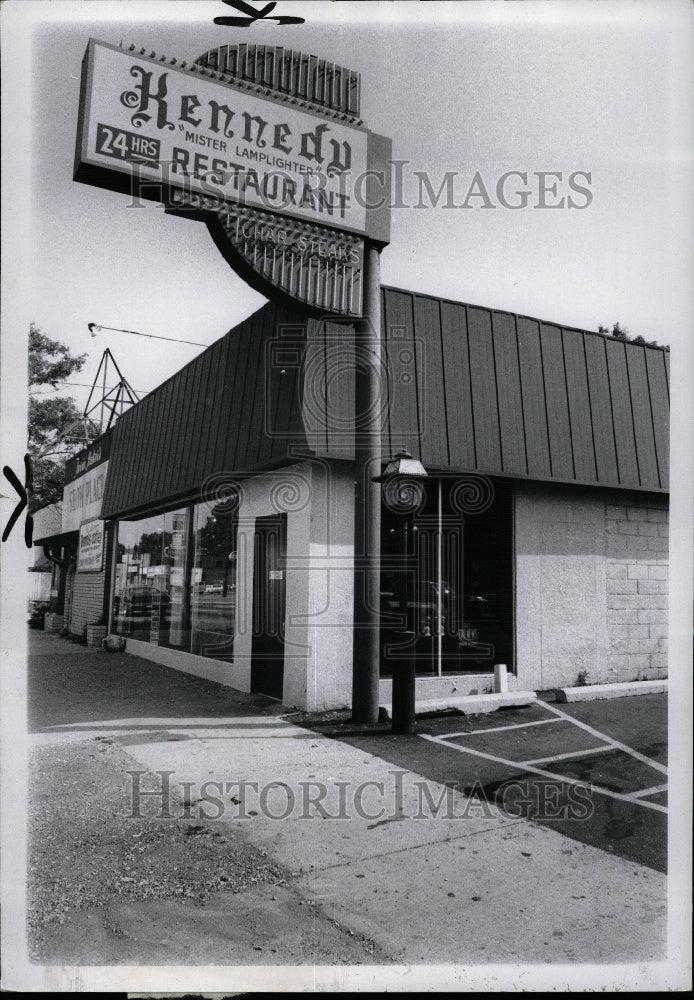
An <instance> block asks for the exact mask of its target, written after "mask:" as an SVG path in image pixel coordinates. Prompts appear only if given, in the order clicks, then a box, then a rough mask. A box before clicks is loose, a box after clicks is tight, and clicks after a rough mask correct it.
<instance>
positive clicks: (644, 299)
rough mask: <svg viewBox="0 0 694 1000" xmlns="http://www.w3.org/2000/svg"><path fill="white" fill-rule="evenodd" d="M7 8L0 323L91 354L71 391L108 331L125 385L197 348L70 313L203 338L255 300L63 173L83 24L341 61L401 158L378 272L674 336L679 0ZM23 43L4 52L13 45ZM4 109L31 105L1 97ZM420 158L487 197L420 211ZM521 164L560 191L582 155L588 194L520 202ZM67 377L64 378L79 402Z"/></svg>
mask: <svg viewBox="0 0 694 1000" xmlns="http://www.w3.org/2000/svg"><path fill="white" fill-rule="evenodd" d="M8 6H9V8H16V7H19V8H21V11H18V10H15V11H14V14H15V19H14V21H12V19H11V18H8V16H7V8H5V12H4V13H5V29H4V30H5V35H6V37H7V24H8V23H10V26H11V28H12V29H16V31H17V33H18V35H19V34H22V40H23V43H24V45H25V46H26V48H25V50H24V51H28V52H30V60H28V65H24V66H23V67H22V68H23V70H24V72H25V82H26V84H27V85H28V88H29V89H28V91H26V92H25V91H24V90H23V89H22V88H20V87H19V86H18V85H17V84H19V81H18V80H17V84H16V94H15V97H16V98H17V100H16V101H14V102H13V104H12V106H11V114H10V118H9V120H8V116H7V112H5V115H4V116H3V122H4V125H3V127H4V132H5V135H7V134H9V135H11V136H12V137H13V138H14V136H15V134H16V135H17V136H18V142H19V145H22V143H23V144H24V145H23V148H24V152H25V159H24V162H23V163H22V162H21V159H20V160H19V161H18V162H19V164H20V166H19V168H18V172H20V173H21V174H22V176H21V178H20V181H21V182H24V181H25V180H27V179H28V198H27V199H26V210H27V212H28V218H27V220H26V222H27V223H28V225H27V226H26V232H27V237H26V243H25V242H24V241H22V246H21V247H13V250H14V251H15V252H14V253H12V254H11V255H10V267H11V266H12V265H13V264H14V263H15V262H17V263H18V261H16V253H20V254H21V255H22V256H23V260H22V261H21V268H22V280H23V281H24V287H25V290H26V297H25V299H24V300H23V301H22V310H21V319H20V317H19V316H18V317H17V320H16V322H17V323H18V326H17V328H15V327H14V326H12V327H10V328H9V329H8V325H7V323H6V324H5V327H4V330H3V333H4V335H5V336H8V335H11V336H12V337H15V336H16V337H21V336H23V335H24V334H25V331H24V329H22V328H21V326H19V324H20V323H25V324H26V322H27V320H28V321H29V322H31V321H33V322H35V323H37V324H38V326H39V327H40V328H41V329H42V330H43V332H44V333H46V334H47V335H48V336H50V337H52V338H55V339H58V340H61V341H63V342H64V343H66V344H68V345H69V346H70V348H71V349H72V350H73V351H74V352H76V353H83V352H88V354H89V357H88V360H87V363H86V364H85V367H84V369H83V371H82V373H81V374H80V375H79V376H76V378H75V380H76V381H81V382H84V383H87V385H89V384H91V381H92V379H93V378H94V375H95V374H96V370H97V367H98V363H99V360H100V357H101V353H102V351H103V350H104V349H105V348H106V347H109V348H110V349H111V351H112V353H113V355H114V356H115V358H116V360H117V362H118V364H119V365H120V367H121V369H122V371H123V374H124V375H125V377H126V378H127V379H128V381H129V382H130V383H131V385H132V386H133V387H134V388H135V389H136V390H138V391H139V392H140V393H143V392H147V391H149V390H151V389H152V388H154V386H156V385H158V384H159V383H160V382H161V381H163V380H164V379H165V378H166V377H168V376H169V375H171V374H173V372H175V371H176V370H178V369H179V368H180V367H181V366H182V365H184V364H185V363H187V362H188V361H190V360H192V358H193V357H195V355H196V354H197V353H199V351H200V350H201V348H198V347H192V346H187V345H176V344H174V343H169V342H166V341H157V340H154V339H147V338H145V337H137V336H134V335H132V334H122V333H112V332H111V333H110V332H107V331H104V332H102V333H101V334H99V335H98V336H97V337H95V338H93V337H91V336H90V333H89V330H88V329H87V324H88V323H89V322H96V323H99V324H102V325H104V326H110V327H118V328H123V329H128V330H137V331H139V332H141V333H145V334H153V335H157V336H165V337H172V338H175V339H178V340H194V341H199V342H200V343H202V344H211V343H213V342H214V341H215V340H216V339H218V338H219V337H220V336H222V335H223V334H224V333H225V332H226V331H227V330H228V329H230V328H231V327H232V326H234V325H235V324H236V323H238V322H240V321H241V320H242V319H243V318H245V316H246V315H248V314H249V313H250V312H252V311H254V310H255V309H257V308H258V307H259V306H260V305H262V303H263V302H264V301H265V300H264V299H263V298H262V297H261V296H260V295H259V294H257V293H256V292H254V291H253V290H251V289H250V288H249V287H248V286H247V285H246V284H245V283H244V281H242V279H241V278H239V277H238V276H237V275H236V274H235V273H234V272H233V271H232V269H231V268H230V267H229V265H228V264H227V263H226V262H225V261H224V259H223V258H222V257H221V255H220V254H219V252H218V251H217V250H216V248H215V246H214V244H213V243H212V240H211V238H210V236H209V234H208V232H207V229H206V227H205V226H204V225H203V224H202V223H200V222H194V221H190V220H185V219H177V218H174V217H172V216H167V215H165V214H164V212H163V209H160V208H158V207H157V206H156V205H155V204H154V203H148V204H147V205H146V206H145V207H144V208H140V209H132V208H129V207H128V198H127V197H126V196H124V195H121V194H119V193H115V192H110V191H106V190H102V189H99V188H97V187H92V186H88V185H86V184H82V183H78V182H75V181H73V180H72V168H73V160H74V148H75V134H76V124H77V107H78V100H79V87H80V67H81V60H82V56H83V54H84V50H85V47H86V44H87V40H88V39H89V37H95V38H97V39H99V40H102V41H107V42H111V43H116V44H117V43H119V42H121V41H123V42H124V43H126V44H129V43H131V42H133V43H135V44H136V45H137V46H138V48H139V47H140V46H145V47H146V48H147V49H151V50H152V51H154V52H156V54H157V55H161V54H165V55H167V56H173V55H175V56H176V57H178V58H183V59H187V60H191V59H194V58H195V57H197V56H198V55H200V54H201V53H203V52H204V51H206V50H207V49H208V48H211V47H213V46H215V45H218V44H226V43H234V42H241V41H255V42H264V43H272V44H283V45H288V46H292V47H294V48H301V49H302V50H303V51H309V52H313V53H317V54H319V55H320V56H323V57H325V58H328V59H333V60H335V61H337V62H339V63H341V64H342V65H346V66H348V67H350V68H353V69H356V70H358V71H359V72H360V73H361V74H362V109H361V114H362V117H363V119H364V121H365V123H366V125H367V126H368V127H369V128H371V129H372V130H373V131H376V132H380V133H382V134H384V135H387V136H389V137H391V138H392V141H393V157H394V158H396V159H399V160H405V161H407V162H406V165H405V167H404V191H405V198H404V200H405V201H406V202H408V204H409V207H406V208H396V209H394V210H393V212H392V236H391V243H390V245H389V246H387V247H386V248H385V249H384V251H383V253H382V255H381V278H382V281H383V282H384V283H385V284H389V285H394V286H397V287H402V288H409V289H413V290H416V291H421V292H425V293H430V294H436V295H442V296H445V297H447V298H451V299H454V300H459V301H464V302H471V303H475V304H479V305H483V306H489V307H493V308H498V309H506V310H510V311H515V312H519V313H523V314H526V315H532V316H536V317H539V318H542V319H547V320H549V321H554V322H560V323H563V324H565V325H568V326H575V327H579V328H583V329H592V330H595V329H597V327H598V325H600V324H603V325H606V326H611V325H612V323H614V322H616V321H617V322H619V323H620V324H621V325H622V326H626V327H627V328H628V330H629V332H630V333H631V334H632V335H638V334H640V335H642V336H644V337H645V338H646V339H647V340H657V341H658V342H659V343H667V344H671V345H673V346H676V345H677V344H678V343H681V342H682V341H683V340H684V339H686V338H688V337H689V336H690V333H691V326H692V322H691V321H692V314H693V312H694V310H693V308H692V282H691V274H692V270H693V269H692V264H693V263H694V253H693V251H692V226H691V222H692V210H691V204H692V203H691V198H692V193H691V186H692V185H691V181H692V169H691V168H692V159H691V157H692V131H691V123H690V106H691V105H690V103H689V100H690V94H691V89H692V88H691V79H692V59H691V56H690V51H691V41H692V17H691V10H692V8H691V6H690V5H688V4H687V3H677V2H674V3H671V2H667V0H665V2H661V3H658V4H654V3H647V4H640V3H629V2H619V3H616V4H612V3H610V2H606V3H600V4H595V3H590V4H583V3H582V2H576V0H572V2H571V3H570V4H565V3H560V2H549V3H540V4H536V3H533V2H529V3H523V4H500V3H486V2H483V3H474V2H473V3H447V4H437V3H433V4H432V3H428V4H422V3H417V2H406V3H403V2H386V3H349V2H348V3H340V2H338V3H330V2H329V3H302V2H300V0H293V2H292V3H291V4H288V3H286V2H285V3H284V4H282V3H280V5H279V7H278V8H277V11H280V12H281V8H282V7H284V9H285V12H287V10H289V8H290V7H291V9H292V12H294V13H297V12H299V11H300V12H301V14H302V15H303V16H304V17H305V18H306V23H305V24H304V25H301V26H294V27H275V26H271V25H263V24H257V25H255V26H254V27H253V28H251V29H241V28H228V27H219V26H217V25H215V24H213V23H212V18H213V17H214V16H218V15H220V14H224V13H228V10H227V9H225V8H224V6H223V5H222V4H221V3H215V2H209V3H208V2H206V0H196V2H188V0H181V2H178V0H173V2H167V0H163V2H162V0H159V2H155V3H139V2H133V0H125V2H124V3H120V4H119V5H117V6H116V5H113V4H111V3H109V2H103V0H99V2H98V3H97V2H96V0H91V2H89V0H87V2H82V3H69V2H61V0H53V2H51V3H49V4H45V3H43V2H41V0H34V2H29V3H27V2H24V3H18V0H10V2H9V4H8ZM97 11H98V17H97V16H96V14H97ZM277 11H276V12H277ZM12 13H13V11H12V10H10V14H12ZM30 15H31V16H30ZM5 48H6V49H7V48H8V45H7V43H6V44H5ZM20 51H21V49H20V47H19V46H13V50H12V54H14V55H15V56H17V57H18V53H19V52H20ZM24 62H25V64H26V63H27V60H24ZM27 69H29V72H26V70H27ZM20 92H21V97H20ZM20 104H23V106H24V107H25V108H26V110H27V112H28V115H27V114H26V113H25V114H23V115H22V114H19V113H18V112H19V106H20ZM12 112H14V114H13V113H12ZM15 119H16V120H15ZM27 120H28V122H29V123H30V125H29V129H28V133H27V129H26V122H27ZM5 141H7V140H5ZM418 171H427V172H428V174H429V175H430V177H431V179H432V183H433V184H434V188H435V189H437V188H438V187H439V185H440V184H441V182H442V180H443V178H444V175H445V174H446V173H447V172H453V173H454V182H453V183H454V189H453V190H454V198H453V201H454V203H455V204H460V203H462V202H463V201H465V197H466V194H467V192H468V190H469V188H470V185H471V183H472V181H473V178H474V176H475V174H476V173H479V176H480V177H481V178H482V181H483V183H484V186H485V188H486V189H487V190H488V192H489V193H490V198H491V201H492V204H494V205H495V207H493V208H489V207H486V208H485V207H483V202H484V199H483V198H481V197H473V198H471V199H469V201H468V205H469V207H467V208H459V207H458V208H455V207H451V206H450V205H449V206H448V207H444V205H443V203H440V204H439V205H438V206H436V207H432V206H431V205H429V206H425V207H423V208H419V209H417V208H415V207H413V206H414V205H415V204H416V202H417V200H418V183H419V182H418V180H417V174H416V172H418ZM508 171H521V172H526V173H527V174H528V179H529V183H528V189H529V190H530V192H531V194H530V197H529V199H528V205H527V207H525V208H520V209H515V210H514V209H510V208H505V207H504V206H503V205H501V204H499V202H498V200H497V198H496V195H495V187H496V184H497V181H498V179H499V178H500V177H501V176H502V175H503V174H504V173H506V172H508ZM541 171H560V172H561V173H562V180H561V182H560V183H559V188H560V190H559V194H560V195H561V194H564V195H566V194H571V191H570V190H568V186H567V179H568V176H569V174H571V173H573V172H575V171H582V172H587V173H588V174H589V175H590V181H589V182H588V181H587V180H586V178H585V176H584V177H583V178H582V179H581V180H579V181H578V182H579V183H581V184H583V185H584V186H587V188H588V190H589V195H588V196H582V197H578V196H575V197H574V201H575V202H576V203H578V204H580V205H585V207H581V208H574V209H570V208H567V207H564V208H559V209H547V208H545V209H543V208H539V207H537V203H538V200H539V194H538V186H539V183H540V182H539V179H538V178H537V176H536V175H537V172H541ZM25 174H28V178H27V177H25V176H24V175H25ZM510 183H511V186H510V187H509V191H510V192H511V194H510V195H509V199H508V200H509V201H512V194H513V191H514V186H513V185H514V184H516V185H517V186H518V188H520V187H521V186H522V185H521V184H520V181H513V180H512V181H511V182H510ZM5 184H7V179H5ZM547 200H549V201H551V200H552V199H551V198H548V199H547ZM442 202H443V199H442ZM588 202H589V203H588ZM586 203H588V204H586ZM5 260H6V261H7V260H8V257H7V256H5ZM5 280H6V281H7V278H5ZM87 385H85V386H72V387H70V389H69V391H70V392H71V393H72V394H73V395H74V396H75V398H76V399H77V401H78V403H79V404H80V405H84V402H85V401H86V398H87V395H88V392H89V389H88V387H87Z"/></svg>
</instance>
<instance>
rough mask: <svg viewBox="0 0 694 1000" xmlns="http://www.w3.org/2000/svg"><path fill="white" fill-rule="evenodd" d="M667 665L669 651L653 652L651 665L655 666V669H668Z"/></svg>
mask: <svg viewBox="0 0 694 1000" xmlns="http://www.w3.org/2000/svg"><path fill="white" fill-rule="evenodd" d="M667 665H668V657H667V653H653V654H652V655H651V667H653V669H654V670H663V669H667Z"/></svg>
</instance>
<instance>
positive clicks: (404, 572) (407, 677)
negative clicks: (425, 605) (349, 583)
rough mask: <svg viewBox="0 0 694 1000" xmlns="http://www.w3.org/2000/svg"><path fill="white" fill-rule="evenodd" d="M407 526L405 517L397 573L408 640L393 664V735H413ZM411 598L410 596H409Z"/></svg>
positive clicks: (413, 669) (414, 618)
mask: <svg viewBox="0 0 694 1000" xmlns="http://www.w3.org/2000/svg"><path fill="white" fill-rule="evenodd" d="M411 527H412V525H411V523H410V519H409V518H408V517H403V518H402V564H401V571H400V614H401V616H402V619H403V622H404V631H403V632H402V633H401V635H400V638H401V639H403V640H404V639H406V638H407V639H409V640H410V642H409V643H408V645H407V652H405V653H403V654H402V656H400V657H398V658H397V659H396V661H395V663H394V664H393V697H392V710H393V722H392V726H391V729H392V731H393V732H394V733H413V732H414V727H415V706H416V698H415V689H416V665H417V661H416V657H415V645H414V644H415V642H416V641H417V635H416V629H417V616H416V614H415V612H414V609H413V610H412V613H411V612H410V601H409V598H410V572H409V567H410V541H409V540H410V532H411ZM413 596H414V595H413Z"/></svg>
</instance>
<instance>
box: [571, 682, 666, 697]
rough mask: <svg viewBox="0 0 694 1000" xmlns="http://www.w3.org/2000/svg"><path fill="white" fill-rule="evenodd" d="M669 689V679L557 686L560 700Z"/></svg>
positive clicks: (657, 691)
mask: <svg viewBox="0 0 694 1000" xmlns="http://www.w3.org/2000/svg"><path fill="white" fill-rule="evenodd" d="M667 689H668V682H667V680H655V681H628V682H625V683H623V684H586V685H584V686H583V687H568V688H557V692H556V698H557V701H559V702H569V701H599V700H601V699H603V698H631V697H632V696H633V695H637V694H663V693H665V692H667Z"/></svg>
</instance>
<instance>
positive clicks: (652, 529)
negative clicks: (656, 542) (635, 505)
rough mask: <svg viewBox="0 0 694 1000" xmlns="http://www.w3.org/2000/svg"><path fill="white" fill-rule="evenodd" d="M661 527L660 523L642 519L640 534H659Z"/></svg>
mask: <svg viewBox="0 0 694 1000" xmlns="http://www.w3.org/2000/svg"><path fill="white" fill-rule="evenodd" d="M659 527H660V525H658V524H655V523H654V522H653V521H640V522H639V534H640V535H657V534H658V528H659Z"/></svg>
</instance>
